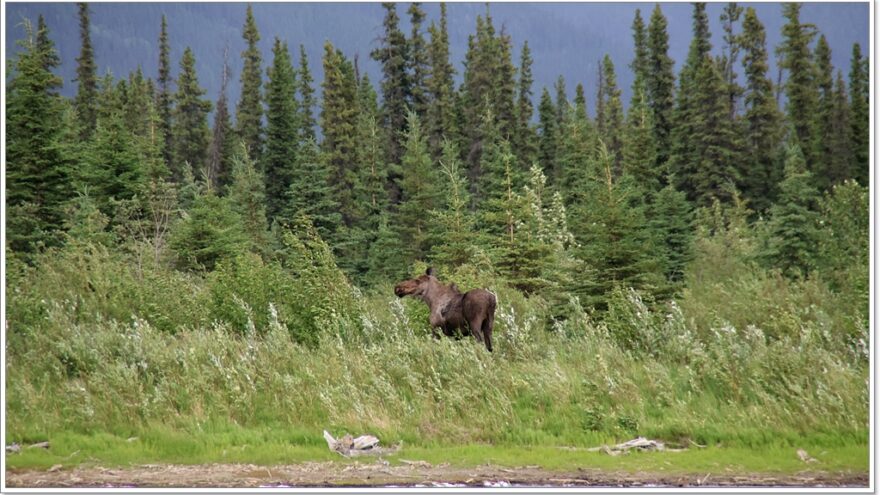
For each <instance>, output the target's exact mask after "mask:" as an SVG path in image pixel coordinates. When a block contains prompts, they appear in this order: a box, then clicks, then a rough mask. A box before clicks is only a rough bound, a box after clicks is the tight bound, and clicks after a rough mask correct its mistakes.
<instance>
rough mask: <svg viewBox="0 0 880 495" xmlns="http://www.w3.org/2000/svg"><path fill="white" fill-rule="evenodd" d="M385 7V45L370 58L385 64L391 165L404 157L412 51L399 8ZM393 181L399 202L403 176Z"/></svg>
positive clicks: (384, 117) (384, 113)
mask: <svg viewBox="0 0 880 495" xmlns="http://www.w3.org/2000/svg"><path fill="white" fill-rule="evenodd" d="M382 8H384V9H385V19H384V21H383V27H384V30H385V32H384V34H383V35H382V38H381V45H380V46H379V47H378V48H376V49H375V50H373V52H372V53H371V54H370V56H371V57H372V58H373V59H374V60H376V61H377V62H379V63H380V64H381V65H382V127H383V128H384V129H385V131H386V138H387V140H388V141H387V144H386V148H385V150H386V151H385V152H386V159H387V161H388V163H393V164H399V163H400V158H401V156H402V155H403V147H402V145H401V136H402V133H403V131H404V130H405V129H406V119H407V117H406V112H407V108H408V106H407V102H408V101H409V98H410V80H409V76H408V75H407V67H408V66H409V62H408V57H407V51H408V50H407V43H406V37H405V36H404V35H403V32H402V31H401V30H400V27H399V26H398V24H399V22H400V18H399V17H398V16H397V5H396V4H395V3H393V2H384V3H382ZM389 178H390V179H391V180H392V199H393V200H394V201H395V202H396V201H398V200H399V199H400V192H399V190H398V189H397V186H396V185H395V184H396V182H397V179H399V176H397V175H395V174H392V175H391V176H390V177H389Z"/></svg>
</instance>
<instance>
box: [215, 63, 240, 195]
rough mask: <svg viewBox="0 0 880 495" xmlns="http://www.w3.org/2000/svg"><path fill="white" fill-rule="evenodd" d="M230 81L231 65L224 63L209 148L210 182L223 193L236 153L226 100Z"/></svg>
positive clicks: (229, 179) (227, 183) (228, 181)
mask: <svg viewBox="0 0 880 495" xmlns="http://www.w3.org/2000/svg"><path fill="white" fill-rule="evenodd" d="M228 81H229V65H228V64H227V63H226V62H225V61H224V63H223V82H222V84H221V85H220V97H219V98H218V99H217V110H216V111H215V112H214V129H213V130H212V131H211V145H210V147H209V148H208V181H209V184H210V186H211V187H212V188H214V189H215V190H216V191H218V192H220V193H223V192H224V191H226V187H227V186H228V185H229V183H230V182H231V176H232V155H233V154H234V153H235V136H234V131H233V128H232V122H231V121H230V118H229V103H228V100H227V99H226V84H227V82H228Z"/></svg>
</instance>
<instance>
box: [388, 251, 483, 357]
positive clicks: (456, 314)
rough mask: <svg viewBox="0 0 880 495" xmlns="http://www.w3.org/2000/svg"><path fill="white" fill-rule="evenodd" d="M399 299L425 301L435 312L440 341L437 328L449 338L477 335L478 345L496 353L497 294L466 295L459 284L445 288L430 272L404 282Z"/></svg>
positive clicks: (398, 290) (479, 291)
mask: <svg viewBox="0 0 880 495" xmlns="http://www.w3.org/2000/svg"><path fill="white" fill-rule="evenodd" d="M394 293H395V294H397V297H404V296H414V297H418V298H420V299H421V300H422V301H425V304H427V305H428V308H429V309H430V310H431V316H430V323H431V327H433V328H432V332H433V333H434V337H436V338H438V339H439V338H440V334H439V333H437V330H435V329H436V328H440V329H442V330H443V334H444V335H446V336H449V337H454V336H457V335H458V334H457V333H456V331H460V335H473V336H474V338H476V339H477V342H485V344H486V349H488V350H489V352H492V327H493V326H494V324H495V294H493V293H491V292H489V291H488V290H485V289H474V290H469V291H467V292H466V293H464V294H462V293H461V292H460V291H459V290H458V287H456V286H455V284H450V285H443V284H442V283H441V282H440V281H439V280H437V277H435V276H434V269H433V268H428V269H427V270H426V271H425V274H424V275H420V276H418V277H416V278H414V279H411V280H404V281H403V282H400V283H399V284H397V285H395V286H394Z"/></svg>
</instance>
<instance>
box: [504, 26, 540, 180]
mask: <svg viewBox="0 0 880 495" xmlns="http://www.w3.org/2000/svg"><path fill="white" fill-rule="evenodd" d="M532 62H533V60H532V55H531V50H529V43H528V41H524V42H523V47H522V50H521V51H520V62H519V79H518V80H517V100H516V127H515V132H514V135H513V139H512V141H511V144H512V145H513V152H514V154H515V155H516V157H517V159H518V160H519V168H520V169H521V170H525V169H526V168H527V167H528V166H531V164H532V163H534V162H535V160H536V159H537V152H538V150H537V135H536V134H535V129H534V128H533V127H532V115H533V114H534V107H533V105H532V83H533V82H534V79H533V77H532Z"/></svg>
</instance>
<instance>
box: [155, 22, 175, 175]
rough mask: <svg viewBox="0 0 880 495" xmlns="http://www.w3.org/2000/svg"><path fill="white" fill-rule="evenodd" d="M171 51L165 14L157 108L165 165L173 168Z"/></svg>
mask: <svg viewBox="0 0 880 495" xmlns="http://www.w3.org/2000/svg"><path fill="white" fill-rule="evenodd" d="M170 52H171V48H170V47H169V46H168V23H167V22H166V21H165V16H164V15H163V16H162V29H161V31H160V33H159V78H158V79H157V80H156V82H157V83H158V85H159V86H158V88H156V89H157V93H156V108H157V110H158V113H159V127H160V129H161V130H162V135H163V136H164V138H165V143H164V146H163V148H162V158H163V159H164V160H165V166H166V167H167V168H168V169H169V170H170V169H171V160H172V158H173V157H172V149H173V144H172V137H171V117H172V111H171V102H172V91H171V83H172V79H171V55H170Z"/></svg>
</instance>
